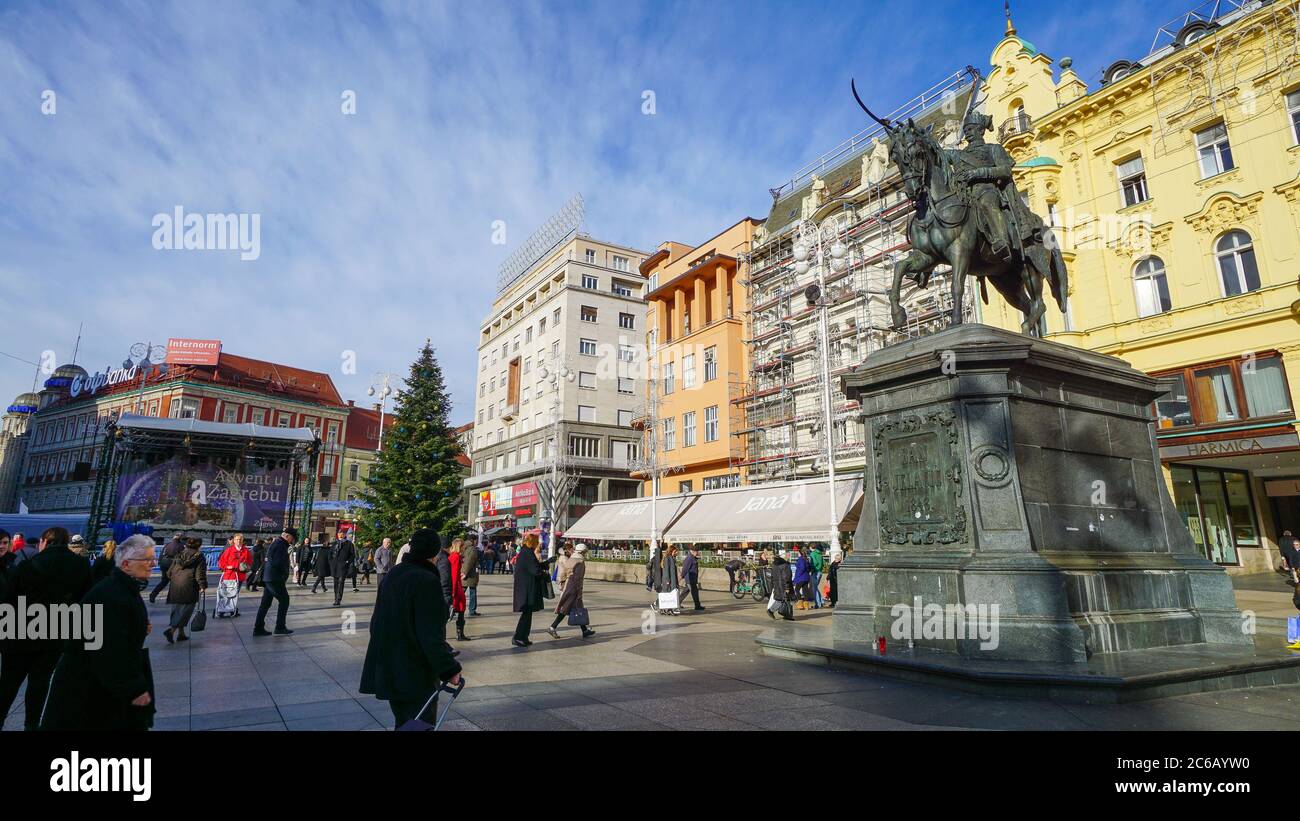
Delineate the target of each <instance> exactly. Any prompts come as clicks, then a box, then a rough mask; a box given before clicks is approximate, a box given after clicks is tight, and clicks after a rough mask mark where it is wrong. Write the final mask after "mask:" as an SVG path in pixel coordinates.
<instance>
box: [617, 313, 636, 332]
mask: <svg viewBox="0 0 1300 821" xmlns="http://www.w3.org/2000/svg"><path fill="white" fill-rule="evenodd" d="M618 327H620V328H622V329H623V330H625V331H634V330H636V317H635V316H633V315H632V314H624V313H620V314H619V315H618Z"/></svg>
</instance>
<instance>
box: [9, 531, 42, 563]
mask: <svg viewBox="0 0 1300 821" xmlns="http://www.w3.org/2000/svg"><path fill="white" fill-rule="evenodd" d="M9 552H10V553H12V554H13V557H14V558H13V565H12V566H13V567H17V566H18V565H20V564H22V563H23V562H25V561H27V560H28V559H30V558H32V557H33V556H35V555H36V554H37V553H39V552H40V548H38V547H37V546H36V545H34V544H29V543H28V542H27V541H26V540H25V539H24V538H23V534H21V533H15V534H14V536H13V543H12V544H11V545H10V546H9Z"/></svg>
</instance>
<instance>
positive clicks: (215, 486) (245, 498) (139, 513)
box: [86, 414, 320, 543]
mask: <svg viewBox="0 0 1300 821" xmlns="http://www.w3.org/2000/svg"><path fill="white" fill-rule="evenodd" d="M319 453H320V439H319V438H317V436H316V434H315V433H314V432H312V430H311V429H310V428H279V427H267V426H264V425H253V424H250V423H243V424H227V423H223V422H208V421H204V420H200V419H159V418H155V417H152V416H138V415H135V414H124V415H123V416H122V417H121V418H120V419H117V420H115V421H110V422H109V423H108V425H107V426H106V429H105V434H104V443H103V448H102V450H101V452H100V456H99V463H98V465H97V466H96V467H97V468H98V475H97V477H96V481H95V490H94V495H93V496H92V497H91V503H90V518H89V520H88V521H87V523H86V536H87V538H92V537H93V538H95V540H96V543H99V542H101V541H102V539H100V536H101V535H102V536H103V538H108V535H107V534H102V533H101V531H104V530H106V529H107V530H112V529H113V528H114V527H115V526H119V525H120V526H128V527H129V526H139V527H148V528H152V532H153V534H154V535H168V534H170V533H175V532H181V531H183V532H186V533H191V534H194V535H198V536H201V537H202V538H203V540H204V542H205V543H213V542H218V543H219V540H218V538H217V537H225V536H229V535H231V534H233V533H243V534H245V535H246V536H250V537H253V536H258V535H263V536H277V535H279V534H280V532H281V531H282V530H283V529H284V528H285V526H287V525H289V524H291V523H292V522H293V521H294V518H295V515H299V516H300V518H299V524H298V529H299V532H301V533H306V532H307V525H308V524H309V523H310V522H311V508H312V499H313V497H314V496H315V491H316V461H317V456H318V455H319ZM146 532H148V531H146Z"/></svg>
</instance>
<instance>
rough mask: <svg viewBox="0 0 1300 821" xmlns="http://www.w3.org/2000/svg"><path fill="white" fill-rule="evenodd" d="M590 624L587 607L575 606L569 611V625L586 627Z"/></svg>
mask: <svg viewBox="0 0 1300 821" xmlns="http://www.w3.org/2000/svg"><path fill="white" fill-rule="evenodd" d="M589 624H591V616H589V615H588V614H587V608H585V607H575V608H573V609H572V610H570V611H569V626H570V627H586V626H587V625H589Z"/></svg>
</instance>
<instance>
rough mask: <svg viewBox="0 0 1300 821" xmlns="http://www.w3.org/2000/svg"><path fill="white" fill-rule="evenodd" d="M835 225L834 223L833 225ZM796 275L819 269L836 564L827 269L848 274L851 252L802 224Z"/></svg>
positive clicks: (811, 296) (815, 296)
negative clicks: (846, 270)
mask: <svg viewBox="0 0 1300 821" xmlns="http://www.w3.org/2000/svg"><path fill="white" fill-rule="evenodd" d="M832 225H833V223H832ZM792 255H793V257H794V269H795V272H796V273H798V274H800V275H803V274H806V273H807V272H808V271H809V269H810V268H815V269H816V274H817V284H816V285H810V286H809V287H808V289H807V290H806V291H805V292H804V293H805V297H806V298H807V301H808V303H809V306H810V307H813V306H815V307H816V308H817V342H818V346H817V347H818V353H819V355H820V359H821V362H820V366H821V381H822V408H823V413H822V425H823V430H824V431H825V443H826V452H825V459H826V470H827V480H828V482H829V484H830V487H829V488H828V489H829V491H830V523H829V528H828V539H827V543H828V545H829V547H830V552H831V555H830V558H831V560H832V561H834V560H835V559H837V558H839V556H840V555H841V552H842V551H841V549H840V522H839V511H837V510H836V507H837V504H836V501H837V500H836V495H835V428H834V424H835V416H834V400H833V396H834V394H833V392H832V390H831V353H830V351H831V341H830V306H831V301H830V299H828V298H827V295H826V269H827V267H830V268H831V269H832V270H834V271H835V272H836V273H838V272H840V271H842V270H844V267H845V266H846V265H847V264H848V249H847V248H845V247H844V244H843V243H842V242H840V241H839V238H835V240H834V242H832V243H831V244H830V246H829V247H827V243H826V242H824V241H823V238H822V231H821V229H820V228H818V227H817V226H815V225H808V224H806V223H805V224H801V226H800V233H799V236H798V238H797V239H796V240H795V244H794V248H793V249H792Z"/></svg>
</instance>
